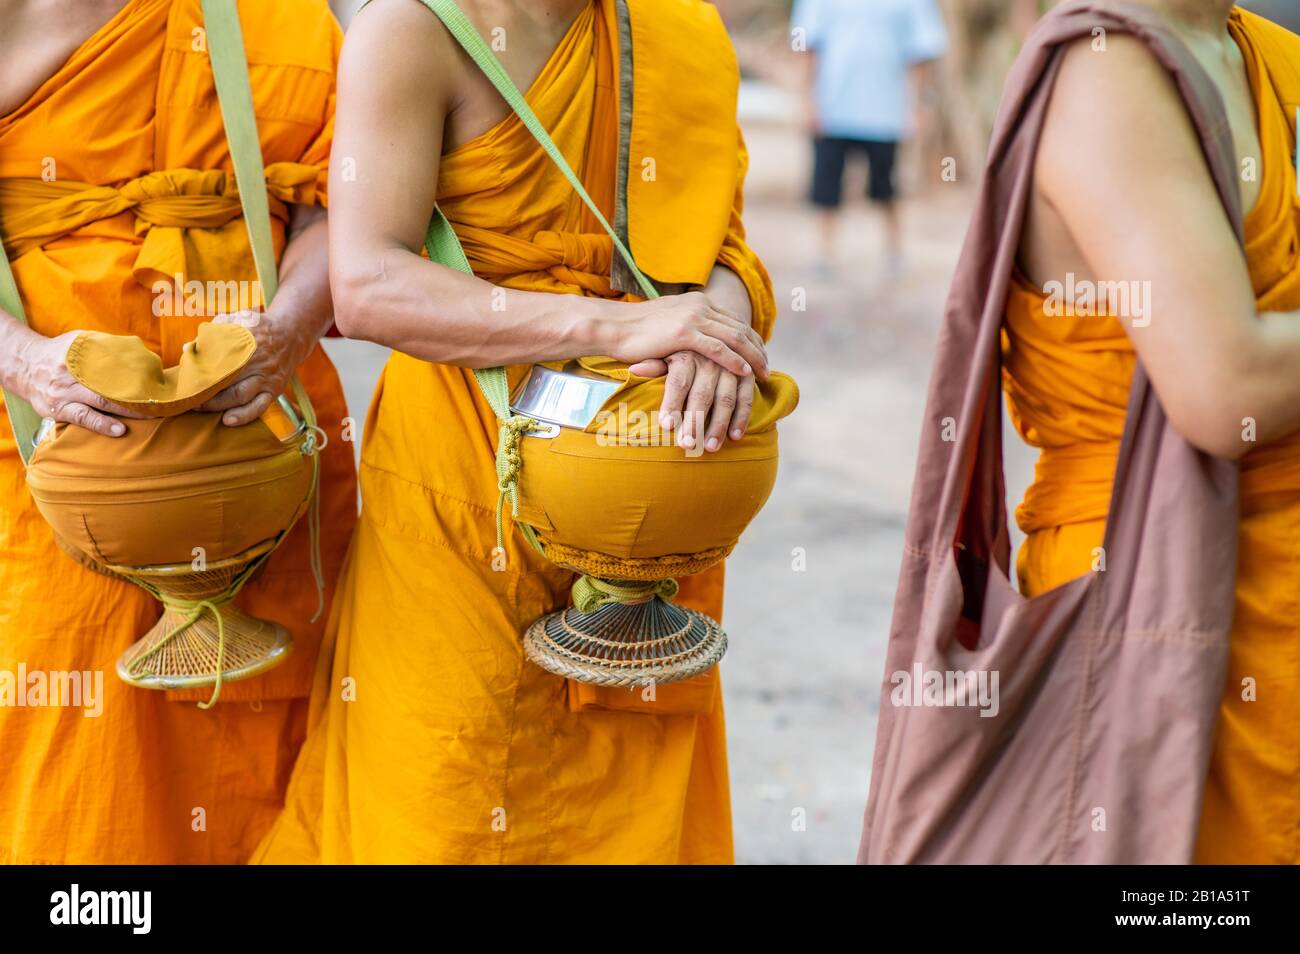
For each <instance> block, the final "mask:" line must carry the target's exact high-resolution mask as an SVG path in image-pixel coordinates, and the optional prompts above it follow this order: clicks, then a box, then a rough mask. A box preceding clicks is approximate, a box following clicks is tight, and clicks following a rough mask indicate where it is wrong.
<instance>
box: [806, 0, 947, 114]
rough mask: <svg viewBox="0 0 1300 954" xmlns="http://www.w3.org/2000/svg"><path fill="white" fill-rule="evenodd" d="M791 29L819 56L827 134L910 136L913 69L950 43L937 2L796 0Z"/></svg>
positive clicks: (819, 98) (820, 103) (818, 91)
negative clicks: (911, 67) (910, 79)
mask: <svg viewBox="0 0 1300 954" xmlns="http://www.w3.org/2000/svg"><path fill="white" fill-rule="evenodd" d="M790 29H791V31H792V33H791V37H792V40H794V41H795V42H796V43H797V42H798V41H799V40H800V39H802V40H803V41H804V43H805V44H806V48H807V49H808V50H810V51H813V52H815V53H816V54H817V75H816V79H815V83H816V86H815V91H814V93H815V98H816V103H817V110H818V114H819V116H820V118H821V124H822V130H823V132H824V133H825V134H826V135H827V136H841V137H844V138H848V139H883V140H899V139H902V138H904V137H905V136H906V135H907V133H908V132H909V109H908V105H909V100H908V77H907V74H908V67H910V66H912V65H913V64H915V63H922V62H925V61H926V60H933V59H937V58H938V57H940V56H942V55H943V54H944V51H945V50H946V49H947V47H948V34H947V32H946V31H945V30H944V26H943V17H942V15H941V14H940V13H939V10H938V7H937V6H936V5H935V2H934V0H797V2H796V3H795V7H794V14H793V16H792V17H791V21H790ZM795 31H802V34H800V33H799V32H795Z"/></svg>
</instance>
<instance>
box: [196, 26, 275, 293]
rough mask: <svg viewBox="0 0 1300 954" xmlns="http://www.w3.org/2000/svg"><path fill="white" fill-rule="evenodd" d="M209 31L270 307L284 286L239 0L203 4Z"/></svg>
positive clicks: (251, 240)
mask: <svg viewBox="0 0 1300 954" xmlns="http://www.w3.org/2000/svg"><path fill="white" fill-rule="evenodd" d="M202 6H203V28H204V30H206V31H207V35H208V36H207V41H208V56H209V58H210V59H211V61H212V78H213V81H214V82H215V84H216V87H217V101H218V103H220V105H221V123H222V125H223V126H225V128H226V143H227V145H228V146H229V148H230V159H231V162H232V163H234V166H235V184H236V185H238V186H239V204H240V205H241V206H243V209H244V225H245V227H246V228H247V229H248V244H249V245H250V246H251V248H252V250H253V263H254V264H255V265H256V266H257V280H258V281H259V282H261V283H262V294H263V296H264V300H265V304H266V305H270V304H271V299H272V298H274V297H275V293H276V290H277V289H278V288H279V287H280V282H279V275H278V273H277V271H276V265H275V247H274V245H273V244H272V238H271V210H270V207H269V205H268V203H267V199H266V171H265V170H264V169H263V168H262V143H261V140H260V139H259V138H258V135H257V119H256V117H255V116H254V114H253V88H252V86H251V85H249V82H248V59H247V57H245V55H244V37H243V32H242V31H241V30H240V27H239V11H238V9H237V8H236V7H235V0H202Z"/></svg>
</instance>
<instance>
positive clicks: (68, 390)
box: [14, 331, 141, 437]
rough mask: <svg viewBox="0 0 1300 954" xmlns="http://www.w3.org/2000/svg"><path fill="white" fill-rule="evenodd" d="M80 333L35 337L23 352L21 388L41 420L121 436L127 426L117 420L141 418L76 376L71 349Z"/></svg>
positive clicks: (20, 360)
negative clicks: (92, 388)
mask: <svg viewBox="0 0 1300 954" xmlns="http://www.w3.org/2000/svg"><path fill="white" fill-rule="evenodd" d="M79 334H81V332H80V331H69V332H67V333H65V334H61V335H59V336H58V337H57V338H46V337H45V336H44V335H37V334H33V335H32V336H31V338H30V339H29V340H28V341H27V342H26V343H25V344H24V345H23V346H22V348H21V349H20V351H19V363H20V368H21V373H20V374H19V375H18V382H17V383H18V387H16V388H14V390H15V391H16V392H17V393H18V394H20V395H22V396H23V397H24V398H26V399H27V401H28V402H29V403H30V404H31V406H32V407H33V408H34V409H35V410H36V413H37V414H39V415H40V416H41V417H52V418H54V420H56V421H63V422H64V423H67V424H75V425H76V426H77V427H84V428H86V429H87V430H89V431H94V432H95V433H96V434H103V435H104V436H105V437H121V436H122V435H123V434H125V433H126V427H125V426H124V425H123V424H122V422H121V421H119V420H115V418H114V417H110V416H109V415H116V417H132V418H138V417H140V416H141V415H139V414H135V413H132V412H131V411H129V410H127V409H126V408H124V407H122V406H121V405H120V404H114V403H113V402H112V401H110V400H108V399H107V398H103V397H100V396H99V395H98V394H96V393H95V392H94V391H92V390H90V389H89V388H87V387H86V386H85V385H84V384H82V383H81V382H80V381H78V380H77V379H76V378H74V377H73V376H72V372H71V371H69V370H68V349H69V348H70V347H72V342H73V341H75V340H76V338H77V336H78V335H79Z"/></svg>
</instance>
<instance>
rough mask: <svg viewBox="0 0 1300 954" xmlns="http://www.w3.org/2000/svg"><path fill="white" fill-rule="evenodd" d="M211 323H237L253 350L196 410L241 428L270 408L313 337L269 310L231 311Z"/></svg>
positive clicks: (286, 317) (313, 343)
mask: <svg viewBox="0 0 1300 954" xmlns="http://www.w3.org/2000/svg"><path fill="white" fill-rule="evenodd" d="M213 324H239V325H243V326H244V327H245V328H247V329H248V330H249V331H251V332H252V333H253V337H254V338H255V339H256V340H257V350H256V351H254V352H253V357H252V358H251V359H250V360H249V362H248V364H246V365H244V367H243V369H242V370H241V371H240V374H239V377H238V378H237V379H236V380H235V381H234V382H233V383H232V384H230V385H229V386H228V387H226V388H225V389H224V390H222V391H219V392H218V393H217V394H216V395H215V396H213V397H212V398H210V399H209V400H208V401H207V402H206V403H204V404H203V405H202V406H200V407H199V408H198V410H200V411H207V412H217V411H224V412H225V413H224V414H223V415H222V417H221V423H223V424H226V425H228V426H229V427H242V426H244V425H245V424H250V423H252V422H253V421H255V420H257V419H258V418H259V417H261V416H262V415H263V414H264V413H266V409H267V408H268V407H270V406H271V402H273V401H274V400H275V399H276V398H277V397H279V395H280V394H282V393H283V392H284V389H285V388H286V387H288V385H289V380H290V379H291V378H292V377H293V375H294V373H295V372H296V371H297V370H298V366H299V365H300V364H302V362H304V361H306V360H307V356H308V355H310V354H311V352H312V349H313V348H314V347H316V341H317V338H316V337H315V336H314V335H313V334H311V333H309V332H308V331H307V330H305V329H303V328H302V327H300V323H298V322H295V321H294V319H293V317H292V316H290V315H288V314H281V313H277V312H276V311H275V308H274V307H272V308H271V309H270V310H269V311H267V312H265V313H259V312H255V311H239V312H231V313H229V314H225V315H218V316H217V317H216V318H214V319H213ZM186 347H189V345H186Z"/></svg>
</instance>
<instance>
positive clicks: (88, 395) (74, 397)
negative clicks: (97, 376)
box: [64, 384, 149, 420]
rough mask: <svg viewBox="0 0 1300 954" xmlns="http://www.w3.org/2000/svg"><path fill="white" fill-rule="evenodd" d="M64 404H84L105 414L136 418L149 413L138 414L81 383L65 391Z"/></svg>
mask: <svg viewBox="0 0 1300 954" xmlns="http://www.w3.org/2000/svg"><path fill="white" fill-rule="evenodd" d="M64 403H65V404H84V405H86V407H89V408H93V409H94V410H97V411H103V412H104V413H105V414H112V415H113V416H114V417H129V418H134V419H136V420H144V419H145V418H147V417H148V416H149V415H148V414H140V413H138V412H136V411H132V410H131V409H129V408H125V407H123V406H122V405H120V404H118V403H117V402H116V401H110V400H109V399H108V398H106V397H102V396H101V395H98V394H96V393H95V392H94V391H92V390H90V388H88V387H86V386H85V385H83V384H78V385H75V386H74V387H71V388H69V389H68V391H67V401H65V402H64Z"/></svg>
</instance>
